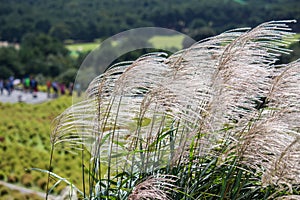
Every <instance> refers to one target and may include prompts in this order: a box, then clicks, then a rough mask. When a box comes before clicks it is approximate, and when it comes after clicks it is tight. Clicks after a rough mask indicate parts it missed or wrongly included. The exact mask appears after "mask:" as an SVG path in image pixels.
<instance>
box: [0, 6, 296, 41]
mask: <svg viewBox="0 0 300 200" xmlns="http://www.w3.org/2000/svg"><path fill="white" fill-rule="evenodd" d="M278 19H298V20H299V19H300V4H299V1H298V0H288V1H287V0H251V1H250V0H249V1H245V0H244V1H242V0H210V1H207V0H189V1H182V0H164V1H160V0H143V1H140V0H101V1H99V0H89V1H86V0H71V1H67V0H51V1H45V0H22V1H20V0H9V1H7V0H0V40H2V41H9V42H19V41H20V40H21V39H22V37H23V36H24V35H25V34H26V33H31V32H33V33H37V32H42V33H46V34H50V35H52V36H54V37H56V38H58V39H60V40H61V41H63V40H65V39H72V40H81V41H93V40H94V39H95V38H105V37H109V36H111V35H113V34H116V33H118V32H120V31H123V30H127V29H131V28H135V27H143V26H158V27H165V28H170V29H175V30H178V31H180V32H183V33H187V34H189V35H190V36H192V37H195V38H196V39H201V38H203V37H206V36H209V35H214V34H217V33H220V32H222V31H224V30H227V29H231V28H235V27H244V26H251V27H253V26H255V25H257V24H259V23H261V22H264V21H270V20H278ZM293 28H294V31H297V32H300V25H299V23H298V24H296V25H294V27H293Z"/></svg>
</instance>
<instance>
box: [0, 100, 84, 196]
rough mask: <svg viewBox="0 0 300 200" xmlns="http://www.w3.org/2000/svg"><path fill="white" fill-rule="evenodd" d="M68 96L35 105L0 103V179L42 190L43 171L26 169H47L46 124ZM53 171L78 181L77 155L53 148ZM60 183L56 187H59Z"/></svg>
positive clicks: (48, 132)
mask: <svg viewBox="0 0 300 200" xmlns="http://www.w3.org/2000/svg"><path fill="white" fill-rule="evenodd" d="M71 100H72V99H71V97H61V98H59V99H56V100H53V101H50V102H46V103H43V104H39V105H28V104H3V103H0V119H1V120H0V138H2V140H1V141H0V157H1V160H0V179H1V180H4V181H7V182H10V183H15V184H20V185H23V186H26V187H29V188H35V189H38V190H45V186H46V185H45V184H46V181H47V174H43V173H40V172H36V171H27V170H26V169H29V168H32V167H35V168H41V169H47V168H48V163H49V157H50V140H49V134H50V124H51V121H52V119H53V118H54V117H56V116H57V115H59V114H60V113H61V112H62V111H63V110H64V109H65V108H67V107H68V106H69V105H71ZM53 166H55V167H54V168H53V172H54V173H58V174H59V175H60V176H62V177H68V178H70V181H74V183H76V185H78V186H79V185H81V184H80V182H81V174H75V173H74V172H80V171H81V162H80V156H76V155H68V156H66V153H65V152H59V151H56V154H55V156H54V164H53ZM63 187H65V185H61V186H59V187H58V188H57V190H56V191H59V190H61V189H63Z"/></svg>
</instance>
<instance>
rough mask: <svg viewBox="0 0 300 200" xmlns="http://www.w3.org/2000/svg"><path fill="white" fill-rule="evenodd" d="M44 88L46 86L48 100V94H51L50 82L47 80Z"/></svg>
mask: <svg viewBox="0 0 300 200" xmlns="http://www.w3.org/2000/svg"><path fill="white" fill-rule="evenodd" d="M46 86H47V97H48V98H50V92H51V81H50V80H48V81H47V82H46Z"/></svg>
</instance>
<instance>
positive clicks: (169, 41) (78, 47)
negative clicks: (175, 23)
mask: <svg viewBox="0 0 300 200" xmlns="http://www.w3.org/2000/svg"><path fill="white" fill-rule="evenodd" d="M183 39H184V36H183V35H172V36H154V37H152V38H150V39H149V42H150V43H151V44H152V46H153V47H154V48H156V49H163V50H170V49H181V48H182V41H183ZM99 44H100V43H99V42H88V43H74V44H68V45H66V47H67V49H68V50H70V52H71V55H72V56H75V57H76V56H78V54H79V53H80V52H88V51H92V50H94V49H95V48H97V47H98V46H99ZM117 45H118V42H117V41H113V42H112V46H114V47H116V46H117Z"/></svg>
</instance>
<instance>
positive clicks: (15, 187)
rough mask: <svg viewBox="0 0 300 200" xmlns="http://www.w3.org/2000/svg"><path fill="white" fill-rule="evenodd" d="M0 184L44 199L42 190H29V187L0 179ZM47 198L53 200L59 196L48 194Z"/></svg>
mask: <svg viewBox="0 0 300 200" xmlns="http://www.w3.org/2000/svg"><path fill="white" fill-rule="evenodd" d="M0 185H3V186H5V187H8V188H10V189H12V190H18V191H19V192H21V193H23V194H35V195H38V196H40V197H42V198H44V199H45V198H46V193H43V192H37V191H35V190H31V189H28V188H25V187H21V186H18V185H14V184H11V183H7V182H4V181H0ZM48 199H49V200H55V199H59V197H57V196H54V195H49V196H48Z"/></svg>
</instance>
